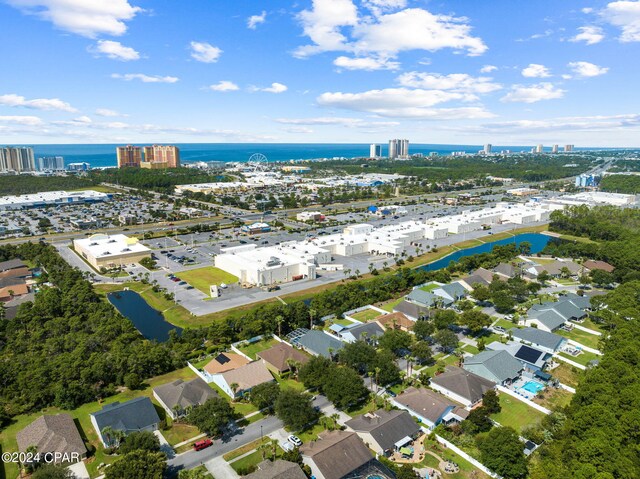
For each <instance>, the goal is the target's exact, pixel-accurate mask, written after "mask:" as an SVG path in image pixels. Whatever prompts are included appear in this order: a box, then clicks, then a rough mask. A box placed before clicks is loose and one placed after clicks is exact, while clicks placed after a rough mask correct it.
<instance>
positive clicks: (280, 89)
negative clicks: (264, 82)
mask: <svg viewBox="0 0 640 479" xmlns="http://www.w3.org/2000/svg"><path fill="white" fill-rule="evenodd" d="M287 90H288V88H287V85H283V84H282V83H277V82H274V83H272V84H271V86H269V87H264V88H260V87H256V86H251V87H249V91H253V92H256V91H263V92H266V93H284V92H285V91H287Z"/></svg>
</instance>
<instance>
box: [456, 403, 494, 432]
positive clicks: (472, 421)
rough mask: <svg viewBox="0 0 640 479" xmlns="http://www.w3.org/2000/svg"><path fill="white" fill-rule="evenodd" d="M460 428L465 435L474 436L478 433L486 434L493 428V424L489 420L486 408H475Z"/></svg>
mask: <svg viewBox="0 0 640 479" xmlns="http://www.w3.org/2000/svg"><path fill="white" fill-rule="evenodd" d="M461 426H462V429H463V430H464V431H465V432H466V433H467V434H471V435H475V434H477V433H479V432H487V431H488V430H489V429H491V428H492V427H493V422H491V419H489V411H487V409H486V408H484V407H477V408H474V409H472V410H471V412H470V413H469V416H467V419H465V420H464V421H462V424H461Z"/></svg>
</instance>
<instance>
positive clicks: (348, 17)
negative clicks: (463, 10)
mask: <svg viewBox="0 0 640 479" xmlns="http://www.w3.org/2000/svg"><path fill="white" fill-rule="evenodd" d="M405 6H406V2H405V1H396V0H380V1H376V0H369V1H368V2H365V7H367V8H369V9H371V11H372V12H373V13H374V15H373V17H372V16H371V15H362V16H360V15H359V14H358V9H357V7H356V6H355V4H354V2H353V1H352V0H313V8H312V9H311V10H303V11H302V12H301V13H300V14H299V15H298V19H299V20H300V22H301V24H302V27H303V30H304V34H305V35H306V36H308V37H309V39H310V40H311V41H312V44H311V45H304V46H301V47H299V48H297V49H296V50H295V52H294V56H297V57H299V58H304V57H307V56H310V55H313V54H316V53H321V52H329V51H344V52H351V53H355V54H356V56H357V57H372V56H373V57H379V58H389V59H393V58H395V56H397V54H398V53H400V52H403V51H408V50H427V51H437V50H441V49H444V48H451V49H453V50H455V51H457V52H466V53H467V54H468V55H470V56H475V55H481V54H482V53H484V52H485V51H486V50H487V46H486V45H485V44H484V43H483V41H482V40H481V39H480V38H478V37H474V36H471V34H470V32H471V27H470V26H469V25H468V20H467V19H466V18H462V17H454V16H450V15H440V14H432V13H431V12H429V11H427V10H424V9H421V8H405V9H403V10H400V11H396V12H392V13H386V12H388V11H389V10H396V9H398V8H404V7H405ZM346 27H351V28H350V29H349V28H346Z"/></svg>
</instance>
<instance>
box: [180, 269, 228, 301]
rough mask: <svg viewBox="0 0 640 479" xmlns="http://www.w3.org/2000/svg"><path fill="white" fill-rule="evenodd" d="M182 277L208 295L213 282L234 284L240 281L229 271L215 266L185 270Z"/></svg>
mask: <svg viewBox="0 0 640 479" xmlns="http://www.w3.org/2000/svg"><path fill="white" fill-rule="evenodd" d="M180 279H182V280H184V281H186V282H187V283H189V284H190V285H191V286H193V287H194V288H197V289H199V290H200V291H202V292H203V293H204V294H207V295H208V294H209V286H211V285H212V284H217V285H219V284H221V283H226V284H233V283H237V282H238V277H237V276H234V275H232V274H230V273H227V272H226V271H223V270H221V269H220V268H216V267H215V266H205V267H204V268H198V269H191V270H189V271H183V272H181V273H180Z"/></svg>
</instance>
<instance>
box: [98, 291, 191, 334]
mask: <svg viewBox="0 0 640 479" xmlns="http://www.w3.org/2000/svg"><path fill="white" fill-rule="evenodd" d="M107 299H108V300H109V302H110V303H111V304H112V305H113V306H114V307H115V308H116V309H117V310H118V311H119V312H120V314H122V315H123V316H124V317H125V318H127V319H129V320H130V321H131V322H132V323H133V325H134V326H135V327H136V329H137V330H138V331H140V333H141V334H142V335H143V336H144V337H145V338H147V339H155V340H156V341H158V342H163V341H166V340H168V339H169V331H171V330H172V329H175V330H176V331H178V333H179V332H181V331H182V329H180V328H178V327H177V326H174V325H173V324H171V323H168V322H167V321H166V320H165V319H164V317H163V316H162V313H160V311H157V310H155V309H153V308H152V307H151V306H149V304H147V302H146V301H145V300H144V298H143V297H142V296H140V295H139V294H138V293H136V292H135V291H116V292H115V293H109V294H108V295H107Z"/></svg>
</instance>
